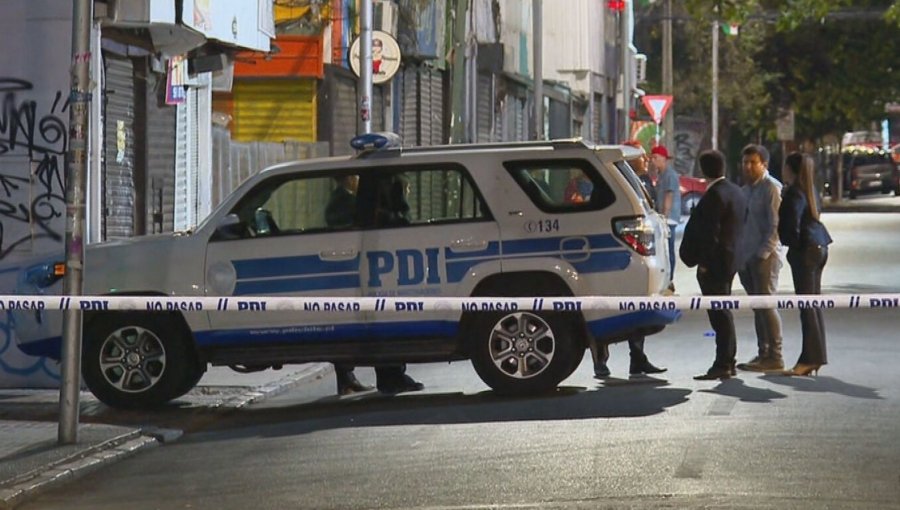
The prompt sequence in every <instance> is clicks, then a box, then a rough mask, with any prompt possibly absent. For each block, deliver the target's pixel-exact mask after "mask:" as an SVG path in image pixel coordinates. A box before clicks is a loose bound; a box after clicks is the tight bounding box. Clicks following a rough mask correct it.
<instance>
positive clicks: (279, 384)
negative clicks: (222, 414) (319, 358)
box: [215, 363, 334, 409]
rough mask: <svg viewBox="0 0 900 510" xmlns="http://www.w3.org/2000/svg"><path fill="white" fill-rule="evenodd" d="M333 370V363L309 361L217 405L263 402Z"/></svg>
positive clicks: (227, 405)
mask: <svg viewBox="0 0 900 510" xmlns="http://www.w3.org/2000/svg"><path fill="white" fill-rule="evenodd" d="M333 371H334V367H333V365H332V364H331V363H309V364H308V365H304V368H302V369H301V370H298V371H297V372H294V373H293V374H290V375H286V376H284V377H282V378H281V379H278V380H277V381H273V382H270V383H268V384H264V385H262V386H257V387H255V388H251V389H249V390H248V391H246V392H244V393H242V394H240V395H235V396H233V397H229V398H226V399H224V400H222V401H220V402H218V403H216V404H215V405H216V406H217V407H219V408H229V409H232V408H234V409H240V408H242V407H245V406H248V405H250V404H253V403H255V402H262V401H264V400H265V399H267V398H270V397H274V396H275V395H279V394H281V393H284V392H286V391H288V390H291V389H293V388H296V387H297V386H300V385H302V384H305V383H306V382H308V381H311V380H314V379H318V378H320V377H322V376H323V375H326V374H328V373H330V372H333Z"/></svg>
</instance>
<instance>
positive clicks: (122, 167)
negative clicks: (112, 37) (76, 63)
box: [102, 54, 135, 239]
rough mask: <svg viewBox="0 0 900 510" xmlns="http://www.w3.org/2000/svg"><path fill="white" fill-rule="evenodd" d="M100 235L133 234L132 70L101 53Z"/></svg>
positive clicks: (123, 61)
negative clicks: (101, 182)
mask: <svg viewBox="0 0 900 510" xmlns="http://www.w3.org/2000/svg"><path fill="white" fill-rule="evenodd" d="M104 65H105V73H104V87H103V88H104V90H103V92H104V102H103V118H104V135H105V136H104V138H103V145H104V147H103V224H102V225H103V226H102V237H103V239H115V238H122V237H131V236H133V235H134V163H135V161H134V70H133V66H132V62H131V60H130V59H127V58H118V57H115V56H113V55H109V54H106V55H104Z"/></svg>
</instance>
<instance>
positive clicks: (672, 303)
mask: <svg viewBox="0 0 900 510" xmlns="http://www.w3.org/2000/svg"><path fill="white" fill-rule="evenodd" d="M753 308H779V309H794V308H796V309H803V308H823V309H828V308H900V294H826V295H790V296H787V295H786V296H780V295H775V296H651V297H647V296H583V297H577V298H576V297H465V298H460V297H339V298H336V297H261V296H257V297H251V296H243V297H234V296H229V297H209V296H206V297H183V296H182V297H176V296H46V295H34V296H18V295H7V296H4V295H0V310H85V311H97V310H132V311H151V312H159V311H177V312H207V311H241V312H262V311H293V312H339V313H345V312H351V313H352V312H397V313H409V312H414V313H416V312H446V311H456V312H490V311H516V310H532V311H555V312H565V311H584V310H607V311H610V310H611V311H619V312H634V311H674V310H741V309H753Z"/></svg>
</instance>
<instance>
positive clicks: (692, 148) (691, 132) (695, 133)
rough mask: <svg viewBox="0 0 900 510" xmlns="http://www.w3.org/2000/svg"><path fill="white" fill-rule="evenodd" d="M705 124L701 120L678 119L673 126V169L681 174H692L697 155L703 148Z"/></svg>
mask: <svg viewBox="0 0 900 510" xmlns="http://www.w3.org/2000/svg"><path fill="white" fill-rule="evenodd" d="M705 131H706V124H705V122H704V121H701V120H694V119H678V121H677V125H676V126H675V136H674V139H673V141H674V145H675V147H674V152H675V170H676V171H678V173H679V174H681V175H694V168H695V166H696V164H697V157H699V155H700V151H701V150H702V149H703V148H702V147H701V143H703V133H704V132H705Z"/></svg>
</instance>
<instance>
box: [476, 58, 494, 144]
mask: <svg viewBox="0 0 900 510" xmlns="http://www.w3.org/2000/svg"><path fill="white" fill-rule="evenodd" d="M477 87H478V90H477V92H476V101H477V110H478V111H477V112H476V113H475V122H476V135H477V136H476V138H477V139H476V141H478V142H493V141H494V136H493V126H492V121H493V117H494V108H493V104H494V83H493V75H491V74H489V73H478V84H477Z"/></svg>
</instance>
